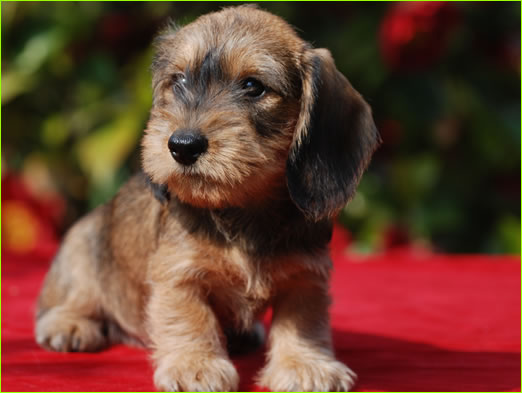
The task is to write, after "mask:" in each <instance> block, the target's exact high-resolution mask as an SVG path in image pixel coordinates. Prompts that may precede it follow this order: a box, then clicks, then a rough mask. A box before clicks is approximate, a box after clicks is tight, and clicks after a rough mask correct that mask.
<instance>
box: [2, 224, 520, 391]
mask: <svg viewBox="0 0 522 393" xmlns="http://www.w3.org/2000/svg"><path fill="white" fill-rule="evenodd" d="M344 248H345V239H344V237H343V234H342V232H340V231H336V233H335V236H334V240H333V242H332V255H333V258H334V261H335V272H334V275H333V278H332V295H333V298H334V303H333V306H332V310H331V314H332V328H333V337H334V344H335V349H336V353H337V356H338V358H339V359H340V360H342V361H343V362H345V363H346V364H348V365H349V366H350V367H351V368H352V369H353V370H354V371H356V372H357V374H358V375H359V381H358V384H357V385H356V390H359V391H520V344H521V343H520V258H518V257H500V256H499V257H490V256H442V255H435V256H434V255H418V254H413V253H411V252H407V251H401V252H393V253H389V254H386V255H382V256H372V257H369V258H361V257H358V258H355V257H353V256H350V255H346V254H345V252H344ZM2 254H3V255H2V391H13V390H15V391H31V390H32V391H35V390H36V391H150V390H154V387H153V385H152V370H151V366H150V363H149V361H148V355H147V353H146V352H145V351H144V350H140V349H136V348H127V347H124V346H116V347H113V348H110V349H108V350H106V351H103V352H101V353H95V354H86V353H70V354H63V353H52V352H46V351H44V350H42V349H40V348H39V347H38V346H37V345H36V344H35V342H34V339H33V310H34V302H35V298H36V296H37V293H38V290H39V287H40V285H41V281H42V278H43V275H44V273H45V271H46V270H47V267H48V263H47V260H48V258H45V259H46V260H45V261H42V260H41V259H40V260H38V258H36V257H35V256H25V257H16V256H14V255H5V253H4V252H3V251H2ZM233 360H234V363H235V364H236V366H237V368H238V370H239V372H240V375H241V385H240V389H241V390H244V391H247V390H261V388H260V387H258V386H255V385H254V384H253V377H254V375H255V373H256V371H257V370H259V369H260V368H261V366H262V364H263V351H262V350H259V351H258V352H257V353H254V354H251V355H247V356H243V357H236V358H234V359H233Z"/></svg>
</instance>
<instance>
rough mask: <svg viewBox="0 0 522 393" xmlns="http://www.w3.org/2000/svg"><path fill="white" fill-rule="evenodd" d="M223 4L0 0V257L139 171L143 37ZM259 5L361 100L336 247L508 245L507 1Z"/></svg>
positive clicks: (510, 78)
mask: <svg viewBox="0 0 522 393" xmlns="http://www.w3.org/2000/svg"><path fill="white" fill-rule="evenodd" d="M225 4H226V3H216V2H146V3H137V2H133V3H122V2H118V3H109V2H93V3H90V2H78V3H72V2H57V3H54V2H51V3H48V2H45V3H38V2H7V3H6V2H2V4H1V7H2V85H1V87H2V90H1V98H2V253H3V252H4V250H8V251H11V252H16V253H25V252H34V251H36V252H43V253H45V252H46V250H49V249H52V250H54V245H55V243H56V242H57V241H58V239H59V238H60V237H61V235H62V234H63V232H64V231H65V230H66V229H67V228H68V227H69V226H70V225H71V224H72V222H74V220H76V219H77V218H78V217H79V216H81V215H82V214H85V213H86V212H87V211H88V210H90V209H92V208H93V207H95V206H96V205H98V204H100V203H103V202H105V201H107V200H108V199H110V197H111V196H112V195H114V193H115V192H116V190H117V189H118V188H119V187H120V185H121V184H122V183H123V182H124V181H125V180H126V179H127V178H128V177H129V176H130V175H131V174H132V173H133V172H135V171H136V170H138V169H139V140H140V136H141V134H142V131H143V129H144V127H145V124H146V121H147V116H148V110H149V107H150V104H151V89H150V73H149V65H150V62H151V58H152V55H153V52H152V47H151V41H152V39H153V37H154V36H155V34H156V32H157V31H158V30H159V29H160V28H161V27H162V26H164V25H165V24H166V23H167V21H168V19H169V18H170V19H171V20H173V21H174V22H176V23H179V24H185V23H188V22H190V21H192V20H194V19H195V18H196V17H197V16H199V15H200V14H203V13H206V12H209V11H213V10H218V9H219V8H220V7H222V6H223V5H225ZM229 4H230V3H229ZM261 7H262V8H264V9H266V10H268V11H271V12H273V13H275V14H278V15H280V16H282V17H284V18H285V19H286V20H287V21H288V22H290V23H291V24H292V25H293V26H295V27H296V28H297V29H298V31H299V33H300V34H301V36H302V37H303V38H304V39H306V40H308V41H310V42H312V43H313V44H314V45H315V46H316V47H327V48H329V49H330V50H331V52H332V54H333V56H334V58H335V59H336V63H337V66H338V68H339V70H340V71H341V72H343V73H344V74H345V75H346V76H347V77H348V78H349V79H350V81H351V82H352V84H353V85H354V86H355V87H356V89H357V90H359V92H361V93H362V95H363V96H364V97H365V98H366V99H367V101H368V102H369V103H370V105H371V106H372V108H373V112H374V117H375V120H376V123H377V126H378V128H379V130H380V132H381V134H382V137H383V139H384V144H383V145H382V147H381V148H380V149H379V150H378V152H377V153H376V155H375V157H374V160H373V162H372V164H371V166H370V168H369V170H368V172H367V173H366V174H365V175H364V176H363V180H362V182H361V185H360V187H359V190H358V193H357V195H356V196H355V198H354V199H353V201H352V202H351V203H350V204H348V206H347V207H346V208H345V209H344V210H343V212H342V214H341V216H340V218H339V221H340V223H341V224H342V225H343V226H345V227H346V228H348V230H349V231H350V233H351V236H350V237H351V243H350V244H351V245H350V250H351V251H353V252H358V253H369V252H385V251H387V250H390V249H394V248H407V249H411V250H423V251H426V250H427V251H428V252H430V251H434V252H447V253H517V254H518V253H520V146H521V143H520V108H521V106H520V47H521V44H520V3H519V2H500V3H494V4H484V3H470V2H465V3H438V2H429V3H423V2H407V3H398V2H397V3H396V2H394V3H382V2H379V3H371V4H368V3H366V4H363V3H354V2H350V3H342V2H335V3H327V2H321V3H310V2H307V3H301V4H300V3H296V2H289V3H285V2H278V3H270V2H263V3H261Z"/></svg>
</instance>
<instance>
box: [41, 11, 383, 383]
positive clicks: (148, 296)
mask: <svg viewBox="0 0 522 393" xmlns="http://www.w3.org/2000/svg"><path fill="white" fill-rule="evenodd" d="M180 75H183V78H186V80H184V83H185V84H184V85H180V84H179V80H180ZM189 78H192V79H190V80H189V81H187V80H188V79H189ZM246 78H256V79H257V80H259V81H261V82H262V83H263V85H264V86H265V93H264V95H262V96H261V97H258V98H255V99H252V98H248V96H246V95H245V91H244V87H242V86H243V85H242V83H243V82H244V80H245V79H246ZM153 87H154V100H153V107H152V109H151V115H150V120H149V123H148V126H147V129H146V132H145V135H144V137H143V142H142V148H143V150H142V158H143V169H144V174H139V175H137V176H135V177H133V178H132V179H131V180H130V181H129V182H128V183H127V184H126V185H125V186H124V187H122V189H121V190H120V191H119V193H118V194H117V195H116V196H115V198H114V199H113V200H112V201H110V202H109V203H108V204H106V205H104V206H101V207H99V208H97V209H96V210H94V211H93V212H91V213H90V214H89V215H88V216H86V217H85V218H83V219H82V220H80V221H78V222H77V223H76V225H75V226H74V227H73V228H72V229H71V230H70V231H69V233H68V234H67V236H66V237H65V239H64V242H63V244H62V247H61V249H60V251H59V253H58V254H57V256H56V258H55V260H54V262H53V265H52V267H51V269H50V271H49V273H48V275H47V277H46V280H45V283H44V286H43V288H42V292H41V295H40V298H39V302H38V311H37V323H36V333H35V334H36V339H37V341H38V343H39V344H40V345H42V346H43V347H45V348H48V349H51V350H57V351H95V350H99V349H101V348H103V347H105V346H107V345H110V344H111V343H114V342H120V341H123V342H127V343H131V344H141V345H146V346H147V347H149V348H150V349H151V350H152V358H153V360H154V363H155V374H154V381H155V384H156V386H157V387H158V389H161V390H166V391H183V390H189V391H233V390H236V389H237V387H238V374H237V372H236V370H235V368H234V366H233V365H232V363H231V361H230V358H229V354H228V353H227V337H228V336H227V334H226V331H229V330H230V329H232V330H233V331H235V332H237V333H238V334H239V333H241V332H248V331H251V330H252V329H253V326H254V324H255V323H256V320H257V318H258V317H259V316H260V315H261V313H263V312H264V311H265V310H266V309H267V307H269V306H270V305H271V306H272V307H273V325H272V329H271V333H270V337H269V344H270V349H269V353H268V362H267V365H266V367H265V368H264V369H263V370H262V371H261V373H260V376H259V381H260V383H261V384H263V385H265V386H267V387H269V388H270V389H272V390H278V391H281V390H286V391H292V390H297V391H317V390H321V391H332V390H348V389H350V388H351V386H352V385H353V383H354V381H355V374H354V373H353V372H352V371H351V370H350V369H349V368H347V367H346V366H345V365H344V364H342V363H340V362H338V361H336V360H335V358H334V354H333V350H332V343H331V337H330V327H329V322H328V305H329V303H330V299H329V296H328V280H329V272H330V268H331V261H330V259H329V256H328V250H327V243H328V241H329V238H330V235H331V230H332V222H331V220H330V217H331V216H332V215H334V214H335V213H336V212H337V211H338V210H339V209H340V208H341V207H342V205H343V204H344V203H345V202H346V200H347V199H348V198H349V197H350V195H351V193H352V192H353V189H354V187H355V186H356V183H357V182H358V180H359V177H360V175H361V173H362V171H363V170H364V169H365V167H366V165H367V163H368V161H369V158H370V156H371V154H372V152H373V150H374V149H375V146H376V145H377V143H378V134H377V133H376V131H375V128H374V126H373V121H372V119H371V112H370V110H369V107H368V106H367V104H366V103H365V102H364V100H363V99H362V98H361V96H360V95H359V94H358V93H357V92H356V91H355V90H354V89H353V88H352V87H351V85H350V84H349V83H348V82H347V81H346V79H344V77H342V76H341V75H340V74H339V73H338V71H337V70H336V69H335V65H334V63H333V59H332V58H331V56H330V54H329V53H328V51H326V50H324V49H322V50H318V49H313V48H312V47H311V46H310V45H309V44H307V43H305V42H304V41H302V40H301V39H300V38H299V37H298V36H297V35H296V34H295V32H294V31H293V30H292V29H291V28H290V26H288V25H287V24H286V23H285V22H284V21H283V20H282V19H280V18H278V17H276V16H274V15H271V14H269V13H267V12H264V11H261V10H258V9H256V8H253V7H244V6H243V7H232V8H227V9H225V10H223V11H221V12H218V13H212V14H209V15H205V16H202V17H200V18H199V19H198V20H196V21H195V22H194V23H192V24H190V25H188V26H186V27H184V28H182V29H179V30H177V31H171V30H168V31H166V32H164V34H163V35H162V36H160V37H159V38H158V41H157V56H156V58H155V61H154V64H153ZM329 100H334V101H335V103H334V104H330V103H329ZM182 129H198V130H199V131H200V132H201V133H202V134H203V135H204V136H205V138H206V139H207V140H208V150H207V151H206V152H205V153H204V154H202V155H201V156H200V157H199V158H198V159H197V161H196V162H195V163H194V164H192V165H190V166H183V165H180V164H178V163H177V162H176V161H175V160H174V159H173V158H172V156H171V153H170V152H169V149H168V147H167V141H168V140H169V137H170V136H171V135H172V134H173V133H174V132H176V131H177V130H182ZM330 152H331V154H332V159H333V158H336V159H337V158H339V160H340V163H339V162H337V161H336V162H330V160H331V159H330V158H329V156H328V154H329V153H330ZM345 157H348V158H346V159H345ZM314 160H316V161H314ZM345 161H346V165H347V168H346V170H345V168H344V167H343V165H344V162H345ZM325 170H326V171H325ZM321 171H324V172H321ZM314 193H315V194H316V195H320V198H319V199H318V198H315V199H314V197H311V195H312V196H313V194H314ZM228 339H231V340H233V339H234V338H233V336H232V337H228Z"/></svg>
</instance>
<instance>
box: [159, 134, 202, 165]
mask: <svg viewBox="0 0 522 393" xmlns="http://www.w3.org/2000/svg"><path fill="white" fill-rule="evenodd" d="M168 145H169V150H170V153H171V154H172V157H174V159H175V160H176V161H177V162H179V163H180V164H181V165H192V164H194V163H195V162H196V161H197V159H198V158H199V156H200V155H202V154H203V153H205V152H206V151H207V148H208V141H207V138H205V136H203V135H201V133H200V132H199V131H197V130H179V131H176V132H175V133H173V134H172V135H171V137H170V138H169V142H168Z"/></svg>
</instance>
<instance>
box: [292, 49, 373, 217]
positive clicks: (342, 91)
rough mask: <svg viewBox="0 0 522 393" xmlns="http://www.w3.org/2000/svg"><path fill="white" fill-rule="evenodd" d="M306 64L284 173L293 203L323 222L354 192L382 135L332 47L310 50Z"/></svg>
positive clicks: (308, 215) (306, 213) (306, 55)
mask: <svg viewBox="0 0 522 393" xmlns="http://www.w3.org/2000/svg"><path fill="white" fill-rule="evenodd" d="M303 63H304V64H303V65H302V67H303V76H302V96H301V113H300V115H299V119H298V121H297V125H296V131H295V135H294V140H293V142H292V146H291V148H290V154H289V157H288V162H287V165H286V175H287V184H288V189H289V191H290V197H291V198H292V200H293V201H294V203H295V204H296V205H297V207H298V208H299V209H300V210H301V211H302V212H303V213H304V214H305V216H306V217H307V218H308V219H310V220H314V221H319V220H321V219H323V218H326V217H332V216H333V215H335V214H336V213H337V212H338V211H339V209H341V208H342V207H343V206H344V205H345V204H346V203H347V202H348V201H349V200H350V199H351V197H352V196H353V195H354V193H355V189H356V187H357V185H358V184H359V180H360V178H361V175H362V173H363V171H364V170H365V169H366V167H367V166H368V163H369V161H370V158H371V156H372V154H373V152H374V151H375V149H376V148H377V146H378V145H379V143H380V136H379V133H378V132H377V129H376V128H375V124H374V122H373V119H372V114H371V109H370V107H369V105H368V104H367V103H366V102H365V101H364V99H363V98H362V97H361V95H360V94H359V93H358V92H357V91H355V89H354V88H353V87H352V85H351V84H350V82H348V80H347V79H346V78H345V77H344V76H343V75H342V74H341V73H340V72H339V71H337V69H336V67H335V64H334V61H333V59H332V56H331V55H330V52H329V51H328V50H326V49H310V50H308V51H307V53H306V54H305V56H304V60H303Z"/></svg>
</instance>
